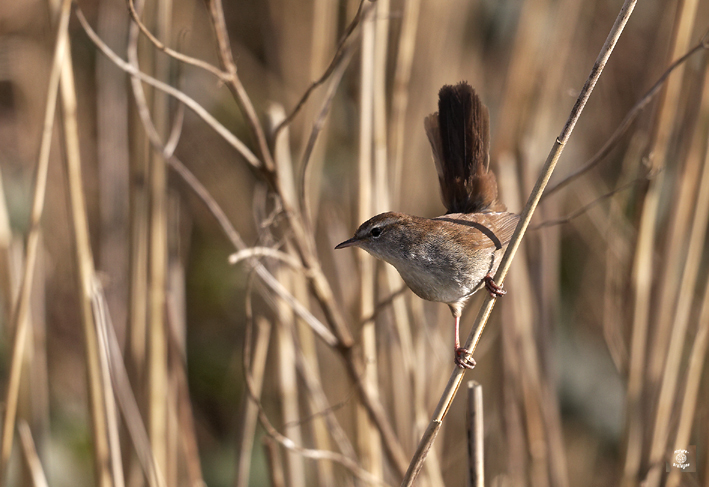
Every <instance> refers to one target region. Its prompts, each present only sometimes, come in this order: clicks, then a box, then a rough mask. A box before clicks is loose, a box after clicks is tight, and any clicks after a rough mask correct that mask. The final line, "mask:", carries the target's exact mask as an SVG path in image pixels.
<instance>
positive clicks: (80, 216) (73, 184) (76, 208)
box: [59, 52, 122, 487]
mask: <svg viewBox="0 0 709 487" xmlns="http://www.w3.org/2000/svg"><path fill="white" fill-rule="evenodd" d="M59 86H60V94H61V102H62V115H63V128H64V144H65V146H64V149H65V162H66V173H67V184H68V189H67V192H68V194H69V206H70V212H71V219H70V220H71V223H72V227H73V228H72V230H73V238H74V245H75V250H76V264H77V274H78V276H79V289H80V291H79V300H80V307H81V317H82V324H83V328H84V339H85V353H86V363H87V372H88V380H89V384H88V385H89V395H90V399H89V404H90V412H91V421H92V426H93V440H94V441H93V447H94V452H95V458H94V462H95V468H96V475H97V482H98V484H99V485H101V486H102V487H109V486H114V487H121V485H120V483H119V484H116V482H121V481H122V477H121V475H120V472H112V469H111V468H109V465H110V464H111V463H113V464H116V465H121V460H120V449H119V450H118V451H113V448H114V447H118V446H119V442H118V438H117V437H116V435H117V432H118V426H117V425H116V424H115V422H116V421H117V418H116V416H115V414H111V413H112V412H113V405H109V404H108V403H107V401H113V396H112V393H111V391H110V384H106V383H104V381H103V376H102V372H101V349H100V348H99V344H98V337H97V333H96V322H95V319H94V315H93V310H92V306H91V296H92V289H93V281H94V278H95V268H94V261H93V255H92V251H91V238H90V235H89V226H88V215H87V213H86V201H85V198H84V189H83V176H82V172H81V156H80V148H79V127H78V122H77V113H76V111H77V105H76V91H75V86H74V72H73V68H72V63H71V54H70V52H67V54H66V56H65V57H64V63H63V65H62V74H61V81H60V85H59ZM115 455H118V456H119V457H118V458H115V457H114V456H115Z"/></svg>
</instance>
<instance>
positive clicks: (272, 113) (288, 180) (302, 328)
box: [269, 64, 346, 485]
mask: <svg viewBox="0 0 709 487" xmlns="http://www.w3.org/2000/svg"><path fill="white" fill-rule="evenodd" d="M343 66H346V64H343ZM338 69H339V68H338ZM269 117H270V120H269V122H270V125H271V126H272V127H277V126H278V125H279V124H280V123H281V122H282V121H283V120H284V119H285V112H284V110H283V108H282V107H281V106H280V105H275V104H274V105H272V106H271V108H270V109H269ZM290 153H291V151H290V145H289V130H288V127H287V126H286V127H285V128H284V129H283V130H282V131H281V132H280V136H279V137H278V138H277V139H276V141H275V147H274V161H275V164H276V168H277V171H278V174H279V176H280V180H281V188H282V191H283V196H284V198H285V199H287V201H288V203H289V204H290V206H291V207H293V208H297V207H298V196H297V190H296V183H295V177H294V175H293V161H292V160H291V156H290ZM306 164H307V161H306ZM305 169H306V167H303V170H305ZM306 187H307V185H306V183H305V178H303V187H302V189H303V193H301V196H303V199H302V205H303V206H302V208H303V209H305V208H308V206H307V205H308V201H309V200H308V199H307V198H306V196H307V193H306V192H305V188H306ZM303 211H304V212H307V210H303ZM287 250H288V253H287V254H286V255H287V256H289V258H290V259H292V260H294V261H296V262H297V261H298V255H297V253H296V252H295V249H294V248H293V246H292V245H289V246H288V248H287ZM283 272H288V273H290V274H291V279H292V283H293V286H292V288H293V289H292V291H293V296H294V297H295V298H296V299H297V300H298V301H300V302H302V303H307V302H308V289H307V280H306V278H305V276H304V275H303V273H302V272H298V273H291V271H290V270H289V269H283ZM295 326H296V328H297V333H298V339H297V340H296V339H295V335H293V334H291V339H292V340H293V341H294V353H295V354H296V355H299V354H303V355H304V360H306V361H307V362H308V365H309V370H310V371H311V372H312V373H313V374H316V375H319V373H320V371H319V364H318V357H317V353H316V348H315V346H316V345H315V336H314V334H313V332H312V329H310V327H309V326H308V325H307V323H305V322H303V321H302V320H297V322H296V324H295ZM296 361H297V359H296ZM309 404H312V403H309ZM311 412H312V413H313V414H314V413H316V411H315V410H311ZM312 430H313V438H314V446H315V449H317V450H330V449H331V445H330V438H329V435H328V431H327V425H326V422H325V421H324V420H323V419H322V418H320V417H316V418H314V419H313V421H312ZM294 439H295V438H294ZM316 469H317V473H318V481H319V484H320V485H333V484H334V482H335V480H334V473H333V465H332V463H330V462H317V463H316Z"/></svg>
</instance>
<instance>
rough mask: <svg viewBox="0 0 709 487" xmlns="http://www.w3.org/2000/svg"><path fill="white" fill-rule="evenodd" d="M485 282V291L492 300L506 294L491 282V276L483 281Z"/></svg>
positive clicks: (500, 287)
mask: <svg viewBox="0 0 709 487" xmlns="http://www.w3.org/2000/svg"><path fill="white" fill-rule="evenodd" d="M483 280H484V281H485V289H487V292H489V293H490V296H492V297H493V298H499V297H502V296H504V295H505V294H507V291H505V290H504V289H502V286H498V285H497V284H496V283H495V281H493V279H492V276H491V275H490V274H488V275H487V276H485V278H484V279H483Z"/></svg>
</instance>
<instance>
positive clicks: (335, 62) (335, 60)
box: [273, 0, 371, 140]
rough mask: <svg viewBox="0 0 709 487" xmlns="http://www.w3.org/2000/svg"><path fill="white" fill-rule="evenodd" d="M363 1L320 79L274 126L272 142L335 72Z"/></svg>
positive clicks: (314, 82)
mask: <svg viewBox="0 0 709 487" xmlns="http://www.w3.org/2000/svg"><path fill="white" fill-rule="evenodd" d="M364 1H365V0H360V2H359V7H358V8H357V13H356V14H355V16H354V18H353V19H352V22H350V25H348V26H347V29H346V30H345V33H344V34H343V36H342V39H340V43H339V44H338V45H337V49H336V51H335V55H334V56H333V58H332V61H330V65H329V66H328V67H327V69H326V70H325V72H324V73H323V74H322V76H320V78H318V79H317V80H315V81H313V82H312V83H311V84H310V86H309V87H308V89H307V90H305V93H303V96H301V97H300V100H299V101H298V103H297V104H296V105H295V108H294V109H293V111H291V113H290V115H288V116H287V117H286V118H285V119H284V120H283V121H282V122H281V123H279V124H278V125H277V126H276V128H275V129H274V130H273V140H276V139H278V135H279V134H280V133H281V130H283V129H284V128H285V127H286V125H289V124H290V123H291V122H292V121H293V119H294V118H295V116H296V115H298V112H300V110H301V109H302V108H303V105H305V102H307V101H308V98H310V95H311V93H312V92H313V91H314V90H315V88H317V87H318V86H320V85H322V84H323V83H324V82H325V81H326V80H327V78H329V77H330V75H331V74H332V73H333V72H334V71H335V68H336V67H337V66H338V64H339V62H340V59H342V58H343V57H344V53H345V44H346V43H347V41H348V40H349V38H350V36H351V35H352V33H353V32H354V30H355V28H356V27H357V25H359V23H360V21H361V20H362V16H363V15H362V13H363V10H364V8H363V6H364ZM367 8H368V9H369V8H371V6H369V5H367ZM345 64H347V63H345Z"/></svg>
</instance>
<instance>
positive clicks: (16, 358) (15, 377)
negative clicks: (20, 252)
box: [0, 0, 71, 485]
mask: <svg viewBox="0 0 709 487" xmlns="http://www.w3.org/2000/svg"><path fill="white" fill-rule="evenodd" d="M70 15H71V1H70V0H64V1H63V2H62V5H61V10H60V11H59V15H58V16H57V22H56V24H57V34H56V41H55V43H54V54H53V57H52V68H51V71H50V73H49V83H48V88H47V99H46V102H45V112H44V126H43V130H42V138H41V141H40V145H39V156H38V158H37V172H36V175H35V181H34V194H33V196H32V211H31V213H30V227H29V232H28V235H27V243H26V246H25V262H24V269H23V272H22V284H21V285H20V291H19V295H18V296H17V299H16V300H15V302H14V303H13V311H12V322H11V323H12V324H11V327H10V329H11V330H14V332H15V337H14V340H13V344H12V359H11V362H10V372H9V374H8V377H9V379H8V381H7V391H6V396H5V414H4V415H3V430H2V431H3V432H2V450H1V451H0V485H5V483H6V481H7V464H8V461H9V459H10V453H11V452H12V443H13V439H14V432H15V418H16V415H17V399H18V394H19V388H20V376H21V372H22V360H23V354H24V351H25V341H26V339H27V332H28V328H29V306H30V294H31V291H32V281H33V277H34V269H35V264H36V262H37V252H38V247H39V237H40V235H39V234H40V222H41V219H42V213H43V212H44V199H45V195H46V189H47V172H48V170H49V151H50V148H51V141H52V132H53V128H54V115H55V110H56V106H57V94H58V92H59V79H60V75H61V68H62V65H63V64H64V57H65V55H66V53H67V50H68V46H69V35H68V30H67V29H68V26H69V17H70Z"/></svg>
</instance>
